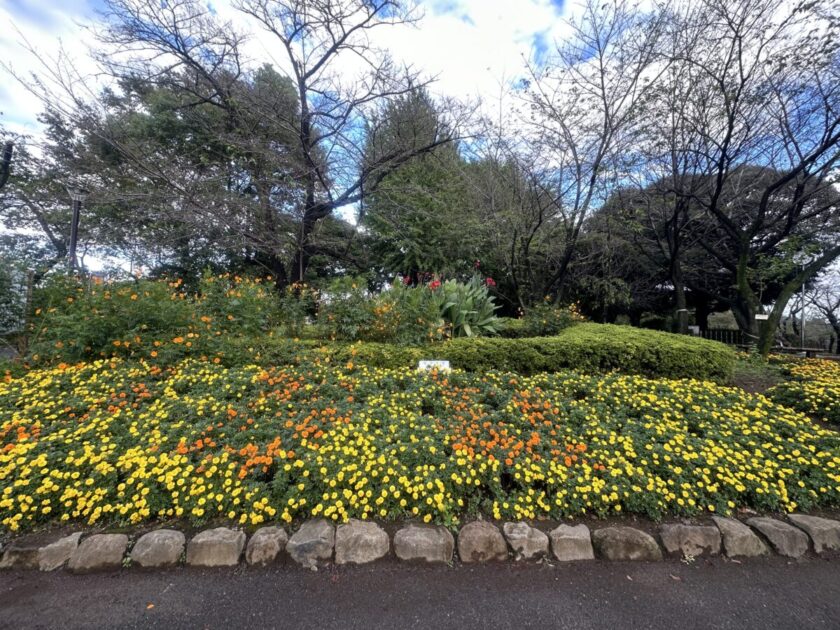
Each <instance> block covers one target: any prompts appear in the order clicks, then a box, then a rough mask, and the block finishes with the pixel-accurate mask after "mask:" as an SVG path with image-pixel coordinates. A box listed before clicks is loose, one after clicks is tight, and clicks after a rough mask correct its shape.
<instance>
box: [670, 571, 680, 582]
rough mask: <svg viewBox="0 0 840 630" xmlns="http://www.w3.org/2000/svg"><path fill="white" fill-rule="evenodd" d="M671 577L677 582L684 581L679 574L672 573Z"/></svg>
mask: <svg viewBox="0 0 840 630" xmlns="http://www.w3.org/2000/svg"><path fill="white" fill-rule="evenodd" d="M671 579H672V580H675V581H677V582H682V578H681V577H680V576H679V575H674V574H673V573H671Z"/></svg>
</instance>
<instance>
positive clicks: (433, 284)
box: [429, 279, 440, 291]
mask: <svg viewBox="0 0 840 630" xmlns="http://www.w3.org/2000/svg"><path fill="white" fill-rule="evenodd" d="M439 286H440V280H437V279H435V280H432V281H431V282H430V283H429V288H430V289H431V290H432V291H434V290H435V289H437V288H438V287H439Z"/></svg>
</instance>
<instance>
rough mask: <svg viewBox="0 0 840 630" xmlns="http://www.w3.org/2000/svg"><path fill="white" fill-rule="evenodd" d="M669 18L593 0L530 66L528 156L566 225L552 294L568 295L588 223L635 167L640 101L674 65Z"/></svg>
mask: <svg viewBox="0 0 840 630" xmlns="http://www.w3.org/2000/svg"><path fill="white" fill-rule="evenodd" d="M666 16H667V13H666V12H665V11H664V10H662V9H661V8H657V9H656V10H654V11H652V12H650V13H644V12H641V11H640V10H639V8H638V6H636V5H635V4H633V3H631V2H625V1H624V0H615V1H613V2H601V1H598V0H587V2H586V3H585V5H584V8H583V13H582V15H581V17H580V18H579V19H577V20H574V21H572V22H571V23H570V26H571V34H570V35H569V37H568V38H567V39H566V40H564V42H563V43H561V44H560V45H558V46H557V48H556V50H555V52H554V54H553V55H551V56H550V57H549V58H548V59H547V60H546V61H545V63H543V64H536V63H532V64H531V65H530V66H529V72H530V81H528V82H527V88H528V89H527V91H526V92H524V94H523V100H524V103H525V105H526V107H527V115H526V117H525V120H524V123H525V124H526V125H527V126H528V128H530V130H531V132H532V134H531V136H530V137H529V140H530V143H531V146H532V148H533V151H532V153H531V160H530V161H531V162H532V163H534V164H538V165H539V166H540V168H541V170H542V171H543V172H544V173H545V177H544V178H543V186H544V187H545V189H546V191H547V192H549V193H550V195H551V196H552V198H553V199H554V202H555V204H556V206H557V208H558V216H559V219H560V221H561V222H562V225H563V247H562V249H561V250H560V251H559V252H558V255H557V257H556V259H555V260H552V261H551V267H552V273H551V274H550V276H549V277H548V279H547V281H546V286H545V287H544V292H545V293H546V294H549V293H553V294H555V295H557V296H558V297H559V296H560V294H561V293H562V290H563V286H564V283H565V281H566V275H567V272H568V268H569V264H570V262H571V261H572V258H573V256H574V253H575V248H576V245H577V241H578V238H579V235H580V231H581V228H582V226H583V224H584V221H585V220H586V218H587V216H588V215H589V213H590V211H591V210H592V208H593V206H597V205H600V204H601V203H603V202H604V201H605V199H606V198H607V196H608V195H609V191H610V189H611V188H613V187H614V186H615V184H616V182H619V181H620V180H621V178H622V176H623V173H624V172H625V171H626V169H627V168H628V166H629V165H628V164H627V163H626V157H627V155H628V154H629V153H630V148H631V146H632V144H633V142H634V138H635V136H636V134H637V131H638V126H639V123H640V119H639V112H640V104H641V103H642V102H643V101H644V99H645V98H647V95H648V93H649V92H650V91H651V89H652V86H654V85H655V84H656V83H657V81H658V78H659V76H660V75H661V74H662V73H663V72H664V71H665V69H666V68H667V66H668V59H667V58H666V57H664V56H663V55H662V54H661V45H660V44H661V40H662V38H663V34H664V32H665V29H666V27H667V20H666Z"/></svg>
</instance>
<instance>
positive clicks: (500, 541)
mask: <svg viewBox="0 0 840 630" xmlns="http://www.w3.org/2000/svg"><path fill="white" fill-rule="evenodd" d="M458 556H460V558H461V562H488V561H490V560H507V557H508V549H507V543H506V542H505V538H504V536H502V532H500V531H499V528H498V527H496V526H495V525H493V524H491V523H488V522H487V521H473V522H472V523H467V524H466V525H464V526H463V527H462V528H461V531H459V532H458Z"/></svg>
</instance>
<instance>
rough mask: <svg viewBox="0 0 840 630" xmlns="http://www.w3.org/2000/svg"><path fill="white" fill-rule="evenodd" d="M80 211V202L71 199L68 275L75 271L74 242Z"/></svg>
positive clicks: (75, 240)
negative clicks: (71, 213) (71, 214)
mask: <svg viewBox="0 0 840 630" xmlns="http://www.w3.org/2000/svg"><path fill="white" fill-rule="evenodd" d="M81 209H82V202H81V200H80V199H73V220H72V222H71V223H70V249H69V251H68V253H67V258H68V268H69V269H70V273H73V272H74V271H76V242H77V241H78V240H79V214H80V213H81Z"/></svg>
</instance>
